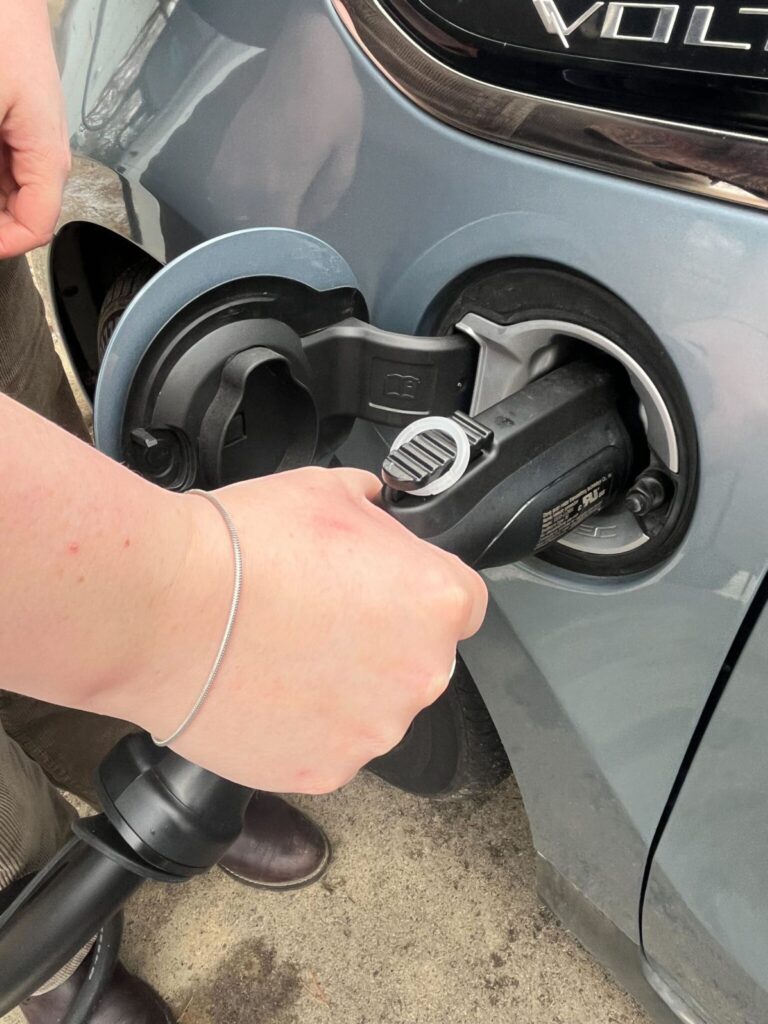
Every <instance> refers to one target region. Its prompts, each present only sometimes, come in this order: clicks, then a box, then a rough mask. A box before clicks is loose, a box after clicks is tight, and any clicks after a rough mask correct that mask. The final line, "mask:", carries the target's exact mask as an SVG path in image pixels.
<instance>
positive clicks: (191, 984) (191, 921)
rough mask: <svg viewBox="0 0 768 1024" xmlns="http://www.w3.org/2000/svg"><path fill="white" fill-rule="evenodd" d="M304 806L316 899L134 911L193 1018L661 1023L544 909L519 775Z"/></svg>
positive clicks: (202, 1022) (284, 1022) (385, 1023)
mask: <svg viewBox="0 0 768 1024" xmlns="http://www.w3.org/2000/svg"><path fill="white" fill-rule="evenodd" d="M35 262H36V269H37V270H39V268H40V265H41V263H40V261H39V260H37V261H35ZM296 802H297V803H299V804H300V805H301V806H302V807H304V808H305V809H306V810H308V811H309V812H310V813H312V814H313V815H314V816H315V817H316V818H317V819H318V820H319V821H320V822H321V823H322V824H323V825H324V826H325V828H326V830H327V832H328V834H329V836H330V838H331V841H332V843H333V846H334V851H335V852H334V860H333V862H332V864H331V867H330V869H329V871H328V873H327V875H326V877H325V878H324V879H323V880H322V881H321V882H320V883H319V884H317V885H315V886H314V887H312V888H311V889H308V890H305V891H302V892H296V893H288V894H282V895H273V894H269V893H263V892H259V891H256V890H253V889H247V888H244V887H242V886H240V885H238V884H237V883H235V882H234V881H232V880H231V879H229V878H227V877H226V876H225V875H223V874H222V873H221V872H218V871H214V872H213V873H212V874H210V875H209V876H206V877H203V878H199V879H197V880H195V881H192V882H189V883H186V884H185V885H183V886H178V887H171V886H161V885H157V884H148V885H147V886H145V888H144V889H143V890H142V891H140V892H139V893H138V894H137V896H136V897H135V898H134V899H133V901H132V902H131V903H130V905H129V906H128V908H127V914H126V934H125V941H124V947H123V956H124V960H125V961H126V963H127V964H128V966H129V967H130V968H132V969H133V970H135V971H138V972H139V973H140V974H142V975H143V976H144V977H145V978H147V979H148V980H149V981H150V982H152V983H153V984H154V985H155V986H156V987H157V988H158V989H159V990H160V991H161V992H162V993H163V995H164V996H165V997H166V998H167V999H168V1000H169V1001H170V1003H171V1005H172V1007H173V1009H174V1010H175V1012H176V1013H177V1015H178V1020H179V1024H324V1022H329V1024H330V1022H333V1024H341V1022H343V1024H469V1022H473V1024H474V1022H479V1021H483V1022H493V1024H495V1022H504V1024H506V1022H509V1024H513V1022H514V1024H518V1022H519V1024H647V1022H648V1018H647V1017H646V1016H645V1014H644V1013H643V1012H642V1011H641V1010H640V1009H639V1008H638V1006H637V1005H636V1004H635V1003H634V1002H633V1001H632V999H630V998H629V997H628V996H627V995H626V994H624V993H623V992H622V991H621V990H620V989H619V988H618V987H617V986H616V985H615V984H614V983H613V981H612V980H611V979H610V978H609V977H608V976H607V975H606V974H605V972H604V971H603V970H602V969H601V968H600V967H599V966H597V965H596V964H595V962H594V961H593V960H592V959H591V957H590V956H589V955H588V954H587V953H586V952H585V951H584V950H583V949H582V948H581V947H580V946H579V944H578V943H577V942H576V941H575V940H574V939H573V938H572V937H571V936H570V935H569V934H568V933H566V932H565V931H564V930H563V929H561V928H560V927H559V925H558V924H557V922H556V921H555V919H554V918H553V917H552V915H551V914H550V913H549V912H548V911H547V910H545V909H544V908H543V907H542V906H541V905H540V904H539V903H538V901H537V899H536V895H535V891H534V851H533V847H532V844H531V839H530V834H529V831H528V825H527V820H526V816H525V811H524V808H523V805H522V800H521V798H520V795H519V793H518V791H517V788H516V786H515V784H514V781H513V780H511V779H510V780H509V781H508V782H506V783H504V784H503V785H502V786H501V787H499V788H498V789H497V790H495V791H494V792H493V793H491V794H490V795H488V796H486V797H483V798H475V799H471V800H468V801H457V802H452V801H449V802H432V801H425V800H420V799H417V798H415V797H411V796H408V795H406V794H404V793H400V792H398V791H396V790H393V789H390V788H388V787H387V786H385V785H384V784H383V783H382V782H380V781H379V780H378V779H375V778H374V777H372V776H369V775H366V774H363V775H361V776H360V777H358V779H357V780H355V782H353V783H352V784H351V785H350V786H348V787H346V788H345V789H344V790H343V791H342V792H340V793H336V794H333V795H331V796H326V797H314V798H303V799H300V800H297V801H296ZM3 1024H21V1017H20V1015H19V1014H18V1013H12V1014H10V1015H9V1016H7V1017H5V1018H3Z"/></svg>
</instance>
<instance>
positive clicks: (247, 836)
mask: <svg viewBox="0 0 768 1024" xmlns="http://www.w3.org/2000/svg"><path fill="white" fill-rule="evenodd" d="M330 859H331V846H330V843H329V842H328V839H327V838H326V835H325V833H324V832H323V830H322V829H321V828H320V826H319V825H316V824H315V822H314V821H312V819H311V818H308V817H307V816H306V815H305V814H302V812H301V811H300V810H299V809H298V808H297V807H292V806H291V805H290V804H289V803H287V802H286V801H285V800H283V799H282V798H281V797H279V796H275V794H274V793H256V794H255V795H254V797H253V799H252V800H251V802H250V804H249V805H248V809H247V811H246V812H245V826H244V828H243V831H242V832H241V833H240V837H239V838H238V839H236V840H235V842H234V843H233V844H232V846H230V848H229V850H227V853H226V854H225V855H224V857H223V858H222V859H221V860H220V861H219V867H220V868H221V869H222V870H223V871H225V872H226V873H227V874H228V875H231V876H232V878H236V879H237V881H238V882H244V883H245V884H246V885H252V886H254V887H255V888H257V889H270V890H272V891H273V892H286V891H289V890H291V889H303V888H304V886H306V885H311V884H312V882H316V881H317V880H318V879H319V878H321V877H322V875H323V874H324V873H325V870H326V868H327V867H328V864H329V862H330Z"/></svg>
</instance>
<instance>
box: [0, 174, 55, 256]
mask: <svg viewBox="0 0 768 1024" xmlns="http://www.w3.org/2000/svg"><path fill="white" fill-rule="evenodd" d="M63 189H64V179H63V177H61V176H58V175H51V176H50V177H48V178H45V179H41V180H39V181H35V182H30V183H29V184H26V185H22V186H21V187H20V188H19V189H18V191H17V192H13V193H11V195H10V196H9V198H8V200H7V203H6V208H5V210H3V211H2V212H0V258H3V259H6V258H8V257H10V256H20V255H21V254H22V253H25V252H29V251H30V250H31V249H36V248H37V247H38V246H40V245H46V244H47V243H48V242H49V241H50V240H51V238H52V236H53V231H54V228H55V227H56V221H57V219H58V216H59V211H60V209H61V196H62V193H63Z"/></svg>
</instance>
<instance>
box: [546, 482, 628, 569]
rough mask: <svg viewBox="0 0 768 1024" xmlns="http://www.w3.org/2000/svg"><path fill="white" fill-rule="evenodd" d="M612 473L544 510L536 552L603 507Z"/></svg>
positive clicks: (609, 488)
mask: <svg viewBox="0 0 768 1024" xmlns="http://www.w3.org/2000/svg"><path fill="white" fill-rule="evenodd" d="M612 480H613V473H606V475H605V476H601V477H600V478H599V479H598V480H595V481H594V483H591V484H588V485H587V486H586V487H583V488H582V489H581V490H580V491H578V492H577V493H576V494H572V495H571V497H570V498H566V499H565V501H561V502H560V503H559V504H558V505H554V506H553V507H552V508H549V509H547V510H546V512H544V513H542V516H541V533H540V534H539V543H538V544H537V545H536V550H537V551H538V550H539V548H543V547H546V546H547V544H552V543H553V541H556V540H557V539H558V538H559V537H562V536H563V534H566V533H569V532H570V531H571V530H573V529H574V528H575V527H577V526H578V525H579V523H581V522H583V521H584V520H585V519H587V518H588V517H589V516H591V515H592V514H593V513H594V512H597V511H599V510H600V509H601V508H602V507H603V503H604V500H605V496H606V494H608V493H609V492H610V490H611V481H612Z"/></svg>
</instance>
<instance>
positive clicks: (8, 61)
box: [0, 0, 70, 259]
mask: <svg viewBox="0 0 768 1024" xmlns="http://www.w3.org/2000/svg"><path fill="white" fill-rule="evenodd" d="M2 15H3V33H4V36H5V39H6V40H7V45H6V46H5V47H4V49H3V59H2V62H0V259H5V258H7V257H9V256H18V255H20V254H21V253H24V252H29V250H30V249H35V248H37V246H39V245H45V244H46V243H47V242H49V241H50V239H51V237H52V234H53V230H54V228H55V226H56V221H57V219H58V216H59V212H60V209H61V197H62V193H63V190H64V184H65V182H66V179H67V174H68V173H69V165H70V157H69V145H68V141H67V126H66V117H65V114H64V101H63V98H62V93H61V83H60V81H59V73H58V70H57V68H56V60H55V57H54V53H53V47H52V44H51V33H50V26H49V23H48V10H47V5H46V3H45V0H3V8H2Z"/></svg>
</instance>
